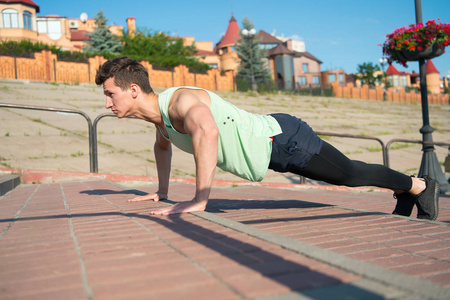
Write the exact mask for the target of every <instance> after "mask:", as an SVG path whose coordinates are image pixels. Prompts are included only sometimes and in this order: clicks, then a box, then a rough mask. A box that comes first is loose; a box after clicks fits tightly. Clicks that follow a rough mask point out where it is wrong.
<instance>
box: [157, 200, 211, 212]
mask: <svg viewBox="0 0 450 300" xmlns="http://www.w3.org/2000/svg"><path fill="white" fill-rule="evenodd" d="M205 207H206V204H201V203H197V202H194V201H187V202H181V203H177V204H175V205H172V206H169V207H165V208H162V209H158V210H154V211H151V212H150V215H160V216H167V215H173V214H181V213H189V212H198V211H204V210H205Z"/></svg>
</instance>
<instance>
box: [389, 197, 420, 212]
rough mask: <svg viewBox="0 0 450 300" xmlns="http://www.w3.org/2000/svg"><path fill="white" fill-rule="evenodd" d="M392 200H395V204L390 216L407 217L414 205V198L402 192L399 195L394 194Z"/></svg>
mask: <svg viewBox="0 0 450 300" xmlns="http://www.w3.org/2000/svg"><path fill="white" fill-rule="evenodd" d="M394 198H395V199H397V204H396V205H395V209H394V211H393V212H392V214H394V215H400V216H405V217H409V216H410V215H411V212H412V210H413V208H414V204H415V203H416V199H415V197H414V196H413V195H411V194H410V193H408V192H404V193H401V194H397V193H394Z"/></svg>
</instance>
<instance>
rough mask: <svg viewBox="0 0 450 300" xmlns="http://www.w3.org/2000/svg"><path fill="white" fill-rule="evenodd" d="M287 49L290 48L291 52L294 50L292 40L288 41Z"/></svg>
mask: <svg viewBox="0 0 450 300" xmlns="http://www.w3.org/2000/svg"><path fill="white" fill-rule="evenodd" d="M286 48H288V50H290V51H293V50H294V48H293V47H292V40H287V41H286Z"/></svg>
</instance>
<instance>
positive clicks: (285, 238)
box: [0, 180, 450, 300]
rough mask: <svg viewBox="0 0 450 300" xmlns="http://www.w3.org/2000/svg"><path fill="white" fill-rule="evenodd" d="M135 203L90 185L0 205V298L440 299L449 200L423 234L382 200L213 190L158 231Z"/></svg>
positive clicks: (48, 189)
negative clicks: (199, 206) (204, 203)
mask: <svg viewBox="0 0 450 300" xmlns="http://www.w3.org/2000/svg"><path fill="white" fill-rule="evenodd" d="M154 189H155V186H154V185H148V186H143V187H140V188H138V189H137V190H139V191H141V192H152V191H154ZM193 191H194V186H193V185H192V184H182V183H177V184H173V185H172V186H171V192H170V197H171V199H176V200H177V201H185V200H189V199H190V197H191V196H192V195H193ZM134 192H135V191H133V190H127V189H125V188H123V187H121V186H119V185H117V184H113V183H111V182H107V181H99V180H95V181H77V182H66V183H54V184H37V185H21V186H19V187H17V188H16V189H15V190H13V191H11V192H9V193H8V194H6V195H4V196H2V197H1V198H0V207H1V209H0V294H1V297H0V298H1V299H165V300H166V299H330V298H337V297H338V296H341V297H342V298H346V297H353V298H357V299H384V298H390V299H392V298H396V299H426V298H427V297H429V298H430V299H449V297H450V289H449V286H450V251H449V249H450V213H449V211H450V210H449V208H450V199H449V198H448V196H447V197H446V196H444V197H441V201H440V203H441V212H440V216H439V218H438V220H437V222H428V221H419V220H416V219H414V218H404V217H396V216H392V215H390V214H389V213H390V212H391V211H392V208H393V206H394V199H393V198H392V195H391V193H386V192H361V191H359V190H341V191H331V190H325V189H301V190H300V189H295V188H292V189H287V188H269V187H262V186H248V187H224V188H214V189H213V191H212V195H211V201H210V203H209V204H208V207H207V211H206V212H202V213H195V214H188V215H186V214H185V215H176V216H167V217H160V216H150V215H149V214H148V212H149V210H151V209H155V208H158V207H162V206H165V205H168V204H170V203H173V202H172V201H164V202H159V203H154V202H141V203H127V202H126V199H128V198H130V197H132V194H133V193H134ZM415 213H416V212H413V214H415Z"/></svg>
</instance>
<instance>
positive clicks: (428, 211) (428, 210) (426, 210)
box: [414, 175, 439, 221]
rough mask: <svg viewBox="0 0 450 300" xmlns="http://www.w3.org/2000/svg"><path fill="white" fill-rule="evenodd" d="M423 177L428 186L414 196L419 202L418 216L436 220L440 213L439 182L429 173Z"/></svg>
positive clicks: (417, 202)
mask: <svg viewBox="0 0 450 300" xmlns="http://www.w3.org/2000/svg"><path fill="white" fill-rule="evenodd" d="M423 178H424V179H425V184H426V188H425V190H423V191H422V192H421V193H420V194H418V195H416V196H414V199H415V201H416V204H417V218H418V219H427V220H432V221H434V220H436V218H437V217H438V214H439V183H438V182H437V180H435V179H432V178H431V177H430V176H428V175H425V176H424V177H423Z"/></svg>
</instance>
